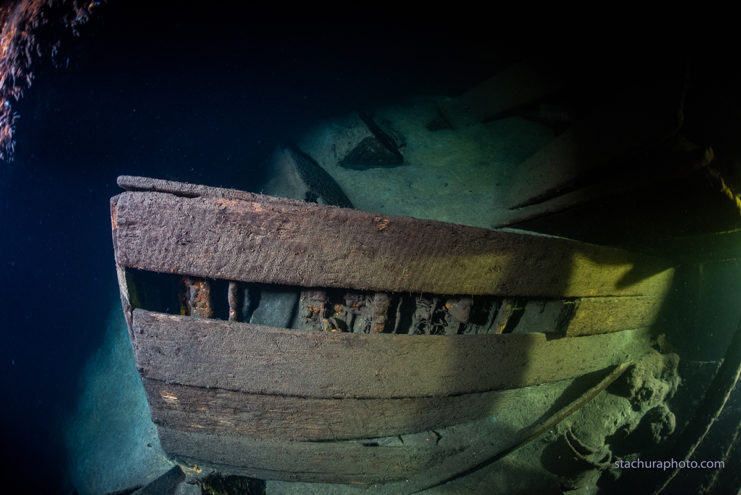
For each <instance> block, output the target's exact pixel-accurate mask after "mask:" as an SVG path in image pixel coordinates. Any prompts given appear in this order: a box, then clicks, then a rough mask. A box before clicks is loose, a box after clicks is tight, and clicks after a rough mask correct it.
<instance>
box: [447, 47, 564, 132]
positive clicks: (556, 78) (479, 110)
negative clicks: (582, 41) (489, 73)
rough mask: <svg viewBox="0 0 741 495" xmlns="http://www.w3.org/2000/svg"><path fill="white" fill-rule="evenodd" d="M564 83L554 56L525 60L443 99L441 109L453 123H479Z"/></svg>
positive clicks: (552, 90)
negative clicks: (449, 97) (448, 98)
mask: <svg viewBox="0 0 741 495" xmlns="http://www.w3.org/2000/svg"><path fill="white" fill-rule="evenodd" d="M563 84H564V80H563V78H562V77H561V76H560V74H559V73H558V70H557V65H556V64H555V63H553V62H552V61H551V60H548V59H546V58H543V59H530V60H525V61H522V62H519V63H517V64H515V65H512V66H510V67H508V68H506V69H505V70H503V71H502V72H500V73H499V74H497V75H495V76H493V77H491V78H490V79H487V80H486V81H484V82H482V83H480V84H478V85H476V86H475V87H473V88H471V89H470V90H468V91H466V92H465V93H463V94H462V95H460V96H458V97H456V98H453V99H451V100H449V101H445V102H443V103H442V104H441V106H440V111H441V112H442V113H443V115H444V116H445V118H446V120H447V121H448V122H450V123H451V125H453V126H454V127H463V126H466V125H471V124H477V123H480V122H483V121H486V120H489V119H495V118H497V117H498V116H500V115H502V114H503V113H505V112H507V111H508V110H512V109H515V108H518V107H522V106H525V105H527V104H532V103H534V102H537V101H538V100H540V99H542V98H544V97H546V96H548V95H549V94H551V93H553V92H555V91H557V90H558V89H560V88H561V87H562V86H563Z"/></svg>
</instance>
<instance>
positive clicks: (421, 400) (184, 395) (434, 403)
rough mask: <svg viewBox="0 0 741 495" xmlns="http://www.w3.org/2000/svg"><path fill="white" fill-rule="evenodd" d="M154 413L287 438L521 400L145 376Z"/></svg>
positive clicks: (164, 421) (221, 429)
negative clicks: (275, 391)
mask: <svg viewBox="0 0 741 495" xmlns="http://www.w3.org/2000/svg"><path fill="white" fill-rule="evenodd" d="M144 388H145V390H146V392H147V400H148V401H149V405H150V408H151V410H152V419H153V420H154V422H155V423H156V424H157V425H158V426H162V427H167V428H172V429H176V430H182V431H193V432H211V433H217V434H224V435H230V434H231V435H234V434H237V435H245V436H249V437H253V438H280V439H284V440H342V439H353V438H355V439H359V438H372V437H386V436H393V435H402V434H407V433H410V432H418V431H425V430H430V429H434V428H440V427H445V426H451V425H455V424H459V423H463V422H466V421H471V420H475V419H479V418H483V417H486V416H487V415H489V414H491V411H492V410H493V408H495V407H496V408H498V409H501V408H502V407H507V405H508V404H509V407H512V406H514V405H516V403H517V401H518V396H519V394H520V391H519V390H501V391H494V392H485V393H480V394H465V395H459V396H453V397H415V398H402V399H313V398H304V397H292V396H285V395H257V394H247V393H243V392H235V391H232V390H223V389H217V388H202V387H193V386H187V385H178V384H175V383H166V382H163V381H160V380H153V379H150V378H145V379H144Z"/></svg>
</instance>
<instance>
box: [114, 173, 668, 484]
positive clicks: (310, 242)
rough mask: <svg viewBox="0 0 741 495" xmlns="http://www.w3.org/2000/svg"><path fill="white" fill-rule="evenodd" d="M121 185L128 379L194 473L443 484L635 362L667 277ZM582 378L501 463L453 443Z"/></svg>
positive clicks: (355, 220)
mask: <svg viewBox="0 0 741 495" xmlns="http://www.w3.org/2000/svg"><path fill="white" fill-rule="evenodd" d="M118 184H119V186H120V187H121V188H123V190H124V192H122V193H121V194H119V195H117V196H115V197H113V198H112V199H111V223H112V229H113V243H114V248H115V260H116V267H117V271H118V279H119V285H120V292H121V299H122V304H123V310H124V314H125V316H126V321H127V323H128V328H129V333H130V337H131V342H132V344H133V347H134V351H135V357H136V363H137V367H138V370H139V372H140V375H141V378H142V381H143V384H144V387H145V390H146V394H147V398H148V401H149V404H150V407H151V413H152V418H153V420H154V422H155V424H156V425H157V428H158V431H159V437H160V440H161V443H162V447H163V449H164V450H165V452H167V453H168V455H170V456H172V457H173V458H175V459H177V460H179V461H180V462H182V463H184V464H185V465H188V466H198V467H197V469H198V470H203V469H213V470H217V471H219V472H223V473H229V474H238V475H244V476H252V477H258V478H262V479H278V480H289V481H310V482H325V483H346V484H361V485H371V484H379V483H384V484H387V485H388V486H399V487H404V489H405V490H406V491H413V490H417V489H422V488H425V487H428V486H432V485H435V484H439V483H442V482H445V481H447V480H450V479H454V478H455V477H457V476H460V475H462V474H465V473H467V472H470V471H471V470H475V469H476V468H477V467H479V466H482V465H485V464H486V463H488V462H491V460H492V459H496V458H497V457H498V456H501V455H502V454H503V453H504V452H506V451H509V450H511V449H514V448H517V447H518V446H519V445H521V444H522V443H524V442H526V441H527V440H528V439H529V438H532V437H533V436H535V435H537V434H539V433H542V432H543V431H545V430H546V429H548V428H550V427H552V426H553V425H555V424H556V423H557V422H558V421H560V420H562V419H563V418H564V417H566V416H567V415H569V414H571V413H572V412H573V411H574V410H576V409H577V408H578V407H579V405H580V404H583V403H584V402H585V401H588V400H589V399H590V398H591V397H593V396H594V395H596V394H597V393H599V391H600V390H602V389H604V388H605V387H606V386H607V385H608V384H609V383H611V382H612V381H613V380H615V379H616V378H617V377H618V376H619V375H620V374H621V373H623V372H624V371H625V369H626V368H627V367H628V366H629V365H630V364H631V363H632V362H634V361H635V360H637V359H639V358H640V357H641V356H642V355H644V354H645V353H646V352H647V350H650V344H649V339H650V337H651V335H650V327H651V325H652V324H653V323H654V322H655V320H656V319H657V317H658V315H659V312H660V309H661V306H662V301H663V298H664V295H665V292H666V289H667V287H668V286H669V284H670V283H671V280H672V276H673V269H672V268H671V267H670V266H669V265H668V264H667V263H666V262H664V261H663V260H661V259H657V258H653V257H649V256H645V255H642V254H635V253H631V252H628V251H625V250H620V249H615V248H609V247H603V246H597V245H593V244H587V243H583V242H577V241H573V240H568V239H564V238H560V237H554V236H548V235H539V234H532V233H523V232H516V231H492V230H487V229H481V228H474V227H467V226H462V225H456V224H449V223H443V222H438V221H430V220H419V219H414V218H410V217H397V216H389V215H382V214H376V213H368V212H363V211H358V210H353V209H347V208H339V207H334V206H325V205H319V204H312V203H305V202H301V201H296V200H291V199H282V198H277V197H271V196H264V195H259V194H253V193H248V192H243V191H238V190H232V189H221V188H214V187H207V186H200V185H192V184H186V183H178V182H171V181H165V180H156V179H148V178H142V177H130V176H122V177H119V179H118ZM270 304H272V305H274V306H275V307H276V308H277V310H276V311H274V312H273V313H272V316H270V315H269V316H263V317H262V319H260V318H258V316H259V315H260V314H261V312H262V314H263V315H264V314H267V313H265V307H266V306H268V305H270ZM587 375H589V376H596V378H594V380H593V382H592V383H591V388H588V390H586V391H585V393H584V394H583V395H582V396H580V397H579V398H578V399H577V400H575V401H573V402H571V403H569V404H565V405H562V407H559V408H557V409H556V410H553V411H552V413H551V414H549V415H548V417H544V418H541V419H540V420H539V421H538V422H536V423H535V424H532V425H530V426H529V427H528V428H525V429H523V430H522V431H520V432H518V434H517V435H515V436H514V437H513V439H511V440H509V444H508V445H507V446H506V448H504V449H503V448H502V447H501V445H500V446H497V447H495V446H493V444H492V442H491V439H490V438H488V437H487V435H486V434H485V433H484V434H481V431H484V432H485V430H481V429H479V430H477V432H479V433H478V434H477V435H473V436H471V435H470V431H469V434H465V431H467V430H465V428H464V427H462V426H460V425H464V424H470V423H471V422H476V421H482V420H483V421H485V420H486V419H487V418H488V417H489V416H490V414H491V409H492V406H493V405H494V404H496V403H498V402H502V401H508V400H509V401H512V400H516V392H517V390H518V389H520V388H522V387H528V386H533V385H538V384H545V383H550V382H555V381H558V380H564V379H567V378H574V377H579V376H587ZM456 427H459V428H462V429H460V431H462V432H464V433H460V432H459V433H457V434H456V433H455V428H456ZM441 438H442V439H443V440H441ZM193 469H196V468H195V467H194V468H193Z"/></svg>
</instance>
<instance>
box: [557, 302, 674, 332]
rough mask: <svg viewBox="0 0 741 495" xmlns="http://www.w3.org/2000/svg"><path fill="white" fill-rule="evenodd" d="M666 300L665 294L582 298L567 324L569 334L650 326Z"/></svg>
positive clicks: (576, 303) (654, 321) (575, 304)
mask: <svg viewBox="0 0 741 495" xmlns="http://www.w3.org/2000/svg"><path fill="white" fill-rule="evenodd" d="M663 301H664V297H663V295H657V296H653V297H652V296H635V297H584V298H581V299H578V300H576V301H574V303H573V304H574V306H575V308H574V313H573V314H574V316H573V317H572V318H571V320H570V321H569V323H568V326H567V327H566V335H568V336H578V335H594V334H599V333H608V332H619V331H621V330H625V329H628V328H643V327H649V326H651V325H653V324H655V323H656V320H657V319H658V317H659V313H660V311H661V308H662V306H663Z"/></svg>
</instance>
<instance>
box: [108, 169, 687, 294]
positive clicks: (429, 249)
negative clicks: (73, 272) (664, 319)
mask: <svg viewBox="0 0 741 495" xmlns="http://www.w3.org/2000/svg"><path fill="white" fill-rule="evenodd" d="M158 184H159V182H157V183H154V185H152V187H155V186H156V187H160V185H158ZM165 186H167V187H166V188H168V189H170V190H172V191H176V190H179V189H182V190H184V191H186V192H176V193H162V192H149V191H142V192H125V193H123V194H120V195H118V196H116V197H114V198H112V201H111V219H112V226H113V237H114V245H115V251H116V259H117V262H118V263H119V264H120V265H122V266H125V267H131V268H141V269H144V270H150V271H155V272H166V273H178V274H183V275H192V276H199V277H207V278H221V279H226V280H238V281H243V282H261V283H268V284H283V285H298V286H302V287H342V288H349V289H358V290H373V291H396V292H431V293H437V294H468V295H477V294H501V295H508V296H540V297H561V296H563V297H581V296H606V295H641V294H653V293H657V292H662V291H663V290H665V289H666V288H667V287H668V284H669V282H670V281H671V277H672V273H673V272H672V270H671V269H667V268H666V267H667V266H668V265H667V264H666V263H664V262H663V261H661V260H658V259H655V258H650V257H645V256H640V255H636V254H631V253H628V252H626V251H622V250H618V249H612V248H607V247H602V246H595V245H591V244H586V243H580V242H576V241H570V240H567V239H563V238H558V237H552V236H544V235H536V234H525V233H518V232H511V231H506V232H504V231H490V230H486V229H479V228H474V227H466V226H462V225H456V224H448V223H442V222H436V221H431V220H418V219H413V218H409V217H397V216H384V215H378V214H373V213H367V212H360V211H357V210H348V209H341V208H336V207H328V206H323V205H317V204H310V203H302V202H299V201H294V200H289V199H281V198H269V197H265V196H260V195H253V194H249V193H240V194H238V196H239V199H229V198H223V197H217V196H215V195H212V194H216V192H214V191H211V190H208V191H207V192H208V194H209V195H207V196H196V197H193V194H196V192H194V191H200V190H201V189H199V188H198V187H195V186H194V187H192V188H189V187H186V186H189V185H187V184H186V185H182V186H178V185H173V184H172V183H168V184H166V185H165ZM165 186H162V187H165ZM142 187H143V186H142ZM227 192H228V191H227ZM176 194H177V195H176ZM224 194H226V193H224ZM228 196H230V197H231V196H233V195H232V194H231V193H229V194H228Z"/></svg>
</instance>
